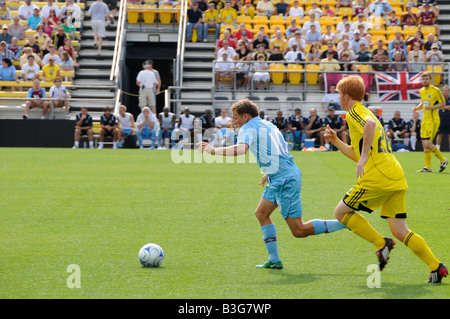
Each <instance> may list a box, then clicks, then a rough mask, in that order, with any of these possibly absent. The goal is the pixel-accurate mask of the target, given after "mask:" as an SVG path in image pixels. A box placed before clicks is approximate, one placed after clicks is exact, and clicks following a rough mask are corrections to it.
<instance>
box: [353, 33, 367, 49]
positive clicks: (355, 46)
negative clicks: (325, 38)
mask: <svg viewBox="0 0 450 319" xmlns="http://www.w3.org/2000/svg"><path fill="white" fill-rule="evenodd" d="M360 35H361V32H360V31H359V30H356V31H355V32H354V38H353V40H351V42H350V49H352V50H353V52H358V51H359V50H360V49H361V43H364V44H365V46H366V48H368V47H369V42H368V41H367V39H366V38H363V37H361V36H360Z"/></svg>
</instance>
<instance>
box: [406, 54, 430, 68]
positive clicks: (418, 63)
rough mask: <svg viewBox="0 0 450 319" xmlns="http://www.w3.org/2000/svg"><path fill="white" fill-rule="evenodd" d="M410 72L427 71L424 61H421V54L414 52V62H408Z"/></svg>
mask: <svg viewBox="0 0 450 319" xmlns="http://www.w3.org/2000/svg"><path fill="white" fill-rule="evenodd" d="M407 66H408V72H410V73H411V72H422V71H425V70H426V69H427V66H426V65H425V63H423V61H419V52H412V61H408V64H407Z"/></svg>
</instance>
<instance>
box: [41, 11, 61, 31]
mask: <svg viewBox="0 0 450 319" xmlns="http://www.w3.org/2000/svg"><path fill="white" fill-rule="evenodd" d="M44 19H47V21H48V25H49V26H50V28H51V31H52V33H53V32H57V31H58V28H59V26H60V25H61V23H62V22H61V20H60V19H59V16H58V15H57V14H56V11H55V10H54V9H50V14H49V16H48V17H45V18H44ZM50 36H52V34H50Z"/></svg>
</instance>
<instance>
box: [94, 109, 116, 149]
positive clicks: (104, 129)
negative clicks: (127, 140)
mask: <svg viewBox="0 0 450 319" xmlns="http://www.w3.org/2000/svg"><path fill="white" fill-rule="evenodd" d="M100 126H101V130H100V136H99V143H98V149H102V148H103V143H104V140H105V137H108V136H111V137H112V138H113V149H117V141H118V140H119V130H118V124H117V119H116V116H115V115H114V114H112V113H111V108H110V107H109V106H105V108H104V109H103V114H102V115H101V117H100Z"/></svg>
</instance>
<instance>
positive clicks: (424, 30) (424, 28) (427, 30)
mask: <svg viewBox="0 0 450 319" xmlns="http://www.w3.org/2000/svg"><path fill="white" fill-rule="evenodd" d="M420 31H422V33H423V36H424V37H425V38H426V37H427V36H428V35H429V34H430V33H433V34H436V28H435V27H433V26H430V25H424V26H422V28H421V29H420Z"/></svg>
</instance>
